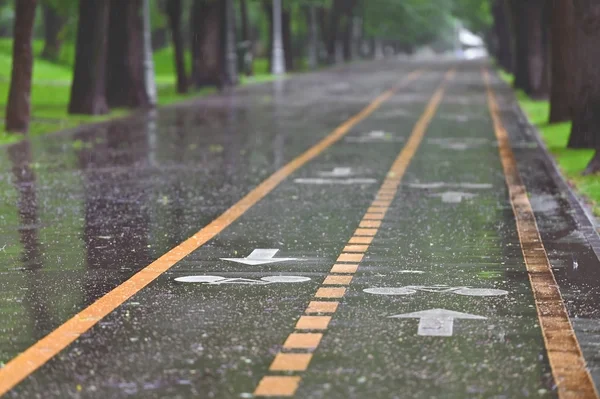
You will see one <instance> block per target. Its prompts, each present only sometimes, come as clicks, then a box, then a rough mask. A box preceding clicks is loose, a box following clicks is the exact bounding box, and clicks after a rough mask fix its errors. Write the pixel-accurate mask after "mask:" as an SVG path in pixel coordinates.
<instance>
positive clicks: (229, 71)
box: [221, 0, 239, 86]
mask: <svg viewBox="0 0 600 399" xmlns="http://www.w3.org/2000/svg"><path fill="white" fill-rule="evenodd" d="M222 1H223V2H224V4H223V10H222V11H221V12H222V14H221V30H222V35H223V36H222V40H223V46H224V48H223V49H222V52H223V53H222V54H223V56H224V58H225V59H224V60H223V62H224V64H225V72H226V75H225V84H226V85H228V86H235V85H237V84H238V83H239V77H238V65H237V62H238V61H237V41H236V33H235V6H234V4H233V0H222Z"/></svg>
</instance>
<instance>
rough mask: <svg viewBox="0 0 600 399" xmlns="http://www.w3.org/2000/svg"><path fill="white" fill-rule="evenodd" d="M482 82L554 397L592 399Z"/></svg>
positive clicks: (529, 209)
mask: <svg viewBox="0 0 600 399" xmlns="http://www.w3.org/2000/svg"><path fill="white" fill-rule="evenodd" d="M483 77H484V80H485V85H486V91H487V99H488V106H489V110H490V114H491V116H492V120H493V123H494V131H495V133H496V138H497V139H498V148H499V150H500V159H501V161H502V167H503V169H504V176H505V178H506V184H507V186H508V192H509V196H510V203H511V205H512V208H513V212H514V214H515V219H516V223H517V232H518V234H519V241H520V242H521V250H522V252H523V258H524V260H525V265H526V267H527V271H528V272H529V282H530V284H531V289H532V291H533V296H534V299H535V306H536V309H537V314H538V319H539V322H540V326H541V329H542V335H543V336H544V343H545V346H546V352H547V353H548V360H549V362H550V367H551V368H552V376H553V377H554V382H555V383H556V386H557V387H558V397H559V398H564V399H567V398H580V399H597V398H598V392H597V391H596V386H595V385H594V381H593V380H592V377H591V375H590V372H589V370H588V369H587V367H586V364H585V359H584V357H583V354H582V353H581V348H580V347H579V342H578V341H577V337H576V335H575V332H574V331H573V327H572V326H571V321H570V320H569V314H568V313H567V309H566V307H565V304H564V301H563V299H562V295H561V294H560V290H559V288H558V284H557V283H556V279H555V278H554V273H553V272H552V267H551V266H550V261H549V260H548V255H547V254H546V249H545V248H544V244H543V242H542V238H541V236H540V233H539V230H538V226H537V223H536V220H535V214H534V213H533V209H532V207H531V203H530V202H529V198H528V197H527V189H526V187H525V185H524V184H523V181H522V180H521V176H520V174H519V170H518V168H517V162H516V160H515V156H514V154H513V151H512V148H511V146H510V139H509V137H508V133H507V131H506V129H505V128H504V125H503V123H502V119H501V118H500V113H499V109H498V102H497V101H496V96H495V94H494V91H493V89H492V87H491V85H490V76H489V73H488V71H487V70H486V69H484V70H483Z"/></svg>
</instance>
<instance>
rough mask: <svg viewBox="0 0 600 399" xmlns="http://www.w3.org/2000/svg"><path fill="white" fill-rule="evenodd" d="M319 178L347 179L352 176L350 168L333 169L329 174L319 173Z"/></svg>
mask: <svg viewBox="0 0 600 399" xmlns="http://www.w3.org/2000/svg"><path fill="white" fill-rule="evenodd" d="M318 175H319V176H321V177H348V176H352V168H333V170H332V171H330V172H319V173H318Z"/></svg>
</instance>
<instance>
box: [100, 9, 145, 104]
mask: <svg viewBox="0 0 600 399" xmlns="http://www.w3.org/2000/svg"><path fill="white" fill-rule="evenodd" d="M142 1H143V0H127V1H122V0H110V17H109V32H108V62H107V70H106V97H107V101H108V105H109V106H111V107H145V106H149V105H150V100H149V97H148V93H147V91H146V86H145V77H144V40H143V21H142Z"/></svg>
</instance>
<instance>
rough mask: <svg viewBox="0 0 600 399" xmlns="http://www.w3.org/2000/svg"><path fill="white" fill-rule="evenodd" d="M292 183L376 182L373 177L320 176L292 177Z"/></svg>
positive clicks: (347, 183) (346, 183)
mask: <svg viewBox="0 0 600 399" xmlns="http://www.w3.org/2000/svg"><path fill="white" fill-rule="evenodd" d="M294 183H298V184H317V185H324V184H344V185H349V184H373V183H377V180H375V179H361V178H350V179H321V178H300V179H294Z"/></svg>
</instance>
